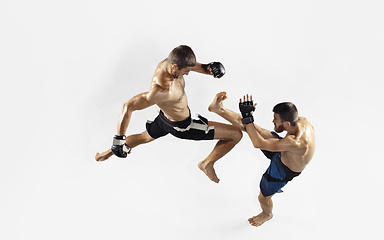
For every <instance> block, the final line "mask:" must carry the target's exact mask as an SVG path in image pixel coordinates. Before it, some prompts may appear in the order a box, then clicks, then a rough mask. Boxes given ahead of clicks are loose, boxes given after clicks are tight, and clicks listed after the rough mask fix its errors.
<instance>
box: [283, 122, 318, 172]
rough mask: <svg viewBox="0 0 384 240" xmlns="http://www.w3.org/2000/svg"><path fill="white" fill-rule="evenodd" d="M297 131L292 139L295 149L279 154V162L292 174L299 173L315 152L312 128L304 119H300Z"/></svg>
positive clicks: (290, 136)
mask: <svg viewBox="0 0 384 240" xmlns="http://www.w3.org/2000/svg"><path fill="white" fill-rule="evenodd" d="M298 127H299V130H298V132H297V133H296V134H295V135H287V136H286V138H287V137H288V138H292V140H294V142H295V147H294V148H293V149H292V150H290V151H284V152H281V161H282V162H283V163H284V164H285V165H286V166H287V167H289V168H290V169H291V170H292V171H294V172H301V171H303V170H304V168H305V167H306V166H307V164H308V163H309V162H310V161H311V159H312V157H313V154H314V152H315V132H314V129H313V126H312V125H311V124H310V122H309V121H308V120H307V119H306V118H302V117H301V118H300V120H299V122H298Z"/></svg>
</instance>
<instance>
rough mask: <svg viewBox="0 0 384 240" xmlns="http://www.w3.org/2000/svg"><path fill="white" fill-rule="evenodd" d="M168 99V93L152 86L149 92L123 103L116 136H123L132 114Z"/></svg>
mask: <svg viewBox="0 0 384 240" xmlns="http://www.w3.org/2000/svg"><path fill="white" fill-rule="evenodd" d="M168 97H169V92H168V91H166V90H164V89H162V88H161V87H160V86H154V87H152V88H151V90H150V91H149V92H144V93H140V94H137V95H136V96H134V97H133V98H131V99H130V100H129V101H128V102H126V103H124V105H123V108H122V110H121V113H120V117H119V122H118V125H117V135H118V136H123V135H125V132H126V131H127V128H128V125H129V122H130V120H131V115H132V112H134V111H137V110H142V109H145V108H148V107H150V106H152V105H154V104H157V103H160V102H163V101H167V100H168Z"/></svg>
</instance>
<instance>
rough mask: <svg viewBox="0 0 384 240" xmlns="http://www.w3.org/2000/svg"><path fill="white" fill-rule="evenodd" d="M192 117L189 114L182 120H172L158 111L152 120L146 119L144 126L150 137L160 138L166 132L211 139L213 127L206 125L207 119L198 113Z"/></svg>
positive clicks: (185, 136)
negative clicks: (196, 116)
mask: <svg viewBox="0 0 384 240" xmlns="http://www.w3.org/2000/svg"><path fill="white" fill-rule="evenodd" d="M198 117H199V119H192V118H191V114H189V117H188V118H187V119H185V120H183V121H178V122H172V121H170V120H169V119H168V118H166V117H165V116H164V113H163V112H162V111H160V113H159V115H158V116H157V117H156V119H155V120H154V121H149V120H148V121H147V124H146V128H147V132H148V134H149V135H150V136H151V137H152V138H160V137H163V136H165V135H167V134H168V133H170V134H172V135H173V136H175V137H177V138H181V139H190V140H213V138H214V135H215V128H214V127H213V126H208V120H207V119H206V118H204V117H202V116H200V115H198Z"/></svg>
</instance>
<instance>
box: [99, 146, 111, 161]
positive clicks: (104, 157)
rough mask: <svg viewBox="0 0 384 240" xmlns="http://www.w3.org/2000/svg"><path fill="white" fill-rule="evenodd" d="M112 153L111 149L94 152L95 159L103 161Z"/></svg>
mask: <svg viewBox="0 0 384 240" xmlns="http://www.w3.org/2000/svg"><path fill="white" fill-rule="evenodd" d="M112 155H113V153H112V151H111V149H109V150H107V151H105V152H103V153H96V156H95V159H96V161H98V162H101V161H105V160H107V159H108V158H110V157H111V156H112Z"/></svg>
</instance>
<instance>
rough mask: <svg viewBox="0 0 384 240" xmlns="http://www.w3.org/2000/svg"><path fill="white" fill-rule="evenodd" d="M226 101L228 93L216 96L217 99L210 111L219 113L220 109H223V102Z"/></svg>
mask: <svg viewBox="0 0 384 240" xmlns="http://www.w3.org/2000/svg"><path fill="white" fill-rule="evenodd" d="M225 99H227V93H226V92H220V93H218V94H216V96H215V99H213V102H212V103H211V105H209V107H208V111H210V112H214V113H218V112H219V111H220V109H223V101H224V100H225Z"/></svg>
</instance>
